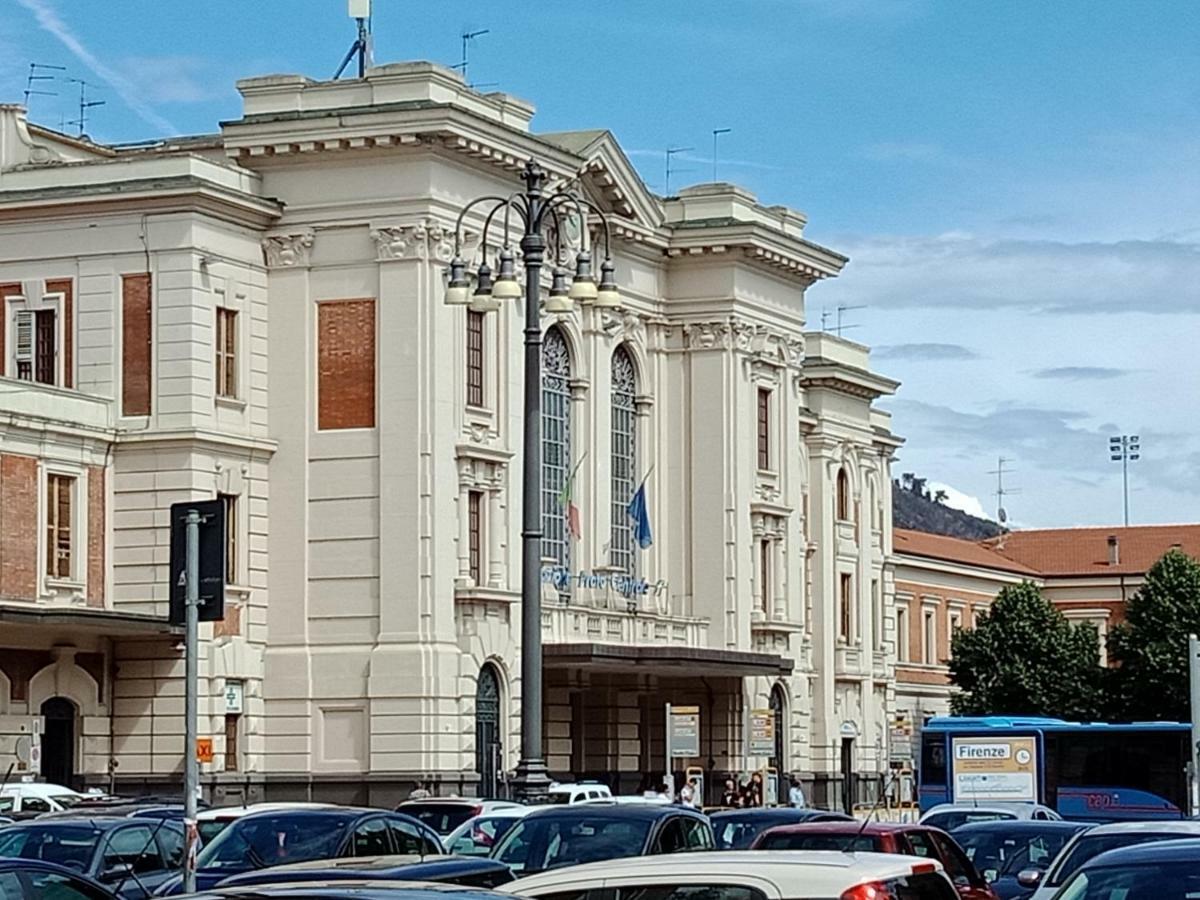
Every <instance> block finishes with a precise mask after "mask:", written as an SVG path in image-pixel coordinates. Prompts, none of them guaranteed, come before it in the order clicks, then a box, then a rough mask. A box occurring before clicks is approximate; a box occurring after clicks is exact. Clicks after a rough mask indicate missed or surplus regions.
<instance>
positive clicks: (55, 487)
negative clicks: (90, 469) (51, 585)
mask: <svg viewBox="0 0 1200 900" xmlns="http://www.w3.org/2000/svg"><path fill="white" fill-rule="evenodd" d="M74 493H75V479H74V478H72V477H71V476H69V475H53V474H52V475H48V476H47V477H46V575H47V576H49V577H50V578H66V579H69V578H70V577H71V507H72V502H73V500H74V496H73V495H74Z"/></svg>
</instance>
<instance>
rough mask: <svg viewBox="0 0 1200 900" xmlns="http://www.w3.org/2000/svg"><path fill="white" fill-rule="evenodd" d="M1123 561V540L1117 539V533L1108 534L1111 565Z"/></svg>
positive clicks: (1109, 562)
mask: <svg viewBox="0 0 1200 900" xmlns="http://www.w3.org/2000/svg"><path fill="white" fill-rule="evenodd" d="M1120 563H1121V542H1120V541H1118V540H1117V536H1116V535H1115V534H1110V535H1109V536H1108V564H1109V565H1110V566H1116V565H1120Z"/></svg>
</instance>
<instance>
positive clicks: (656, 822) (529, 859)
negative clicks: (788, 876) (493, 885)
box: [492, 802, 713, 875]
mask: <svg viewBox="0 0 1200 900" xmlns="http://www.w3.org/2000/svg"><path fill="white" fill-rule="evenodd" d="M711 849H713V834H712V825H711V824H710V823H709V821H708V817H707V816H705V815H704V814H703V813H701V812H697V811H696V810H694V809H688V808H687V807H683V806H650V805H647V806H623V805H618V804H616V803H598V802H594V803H579V804H574V805H571V806H546V807H542V808H540V809H534V810H532V811H531V812H530V813H529V814H528V815H526V816H525V817H524V818H522V819H521V820H520V821H519V822H517V824H516V825H514V826H513V827H512V828H510V829H509V830H508V833H507V834H505V835H504V837H503V838H501V839H500V843H499V844H497V845H496V849H495V850H493V851H492V858H493V859H498V860H499V861H500V862H502V863H504V864H505V865H507V866H508V867H509V868H510V869H512V870H513V872H514V873H518V874H526V875H528V874H532V873H534V872H542V871H545V870H546V869H556V868H559V867H560V866H574V865H579V864H580V863H586V862H598V861H600V860H605V859H619V858H621V857H625V856H648V855H653V854H661V853H675V852H678V851H680V850H711Z"/></svg>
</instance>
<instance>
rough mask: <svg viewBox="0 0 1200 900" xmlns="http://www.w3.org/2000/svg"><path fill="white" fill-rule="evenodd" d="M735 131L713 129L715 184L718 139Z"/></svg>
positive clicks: (730, 129) (714, 179)
mask: <svg viewBox="0 0 1200 900" xmlns="http://www.w3.org/2000/svg"><path fill="white" fill-rule="evenodd" d="M731 131H733V129H732V128H714V129H713V182H714V183H715V182H716V180H717V138H719V137H720V136H721V135H723V134H729V132H731Z"/></svg>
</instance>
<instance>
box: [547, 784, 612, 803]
mask: <svg viewBox="0 0 1200 900" xmlns="http://www.w3.org/2000/svg"><path fill="white" fill-rule="evenodd" d="M549 794H550V800H549V802H550V803H554V804H557V805H559V806H566V805H567V804H570V803H588V802H595V801H597V800H612V798H613V795H612V791H610V790H609V789H608V785H606V784H601V783H600V782H598V781H580V782H577V783H575V784H552V785H550V791H549Z"/></svg>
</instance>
